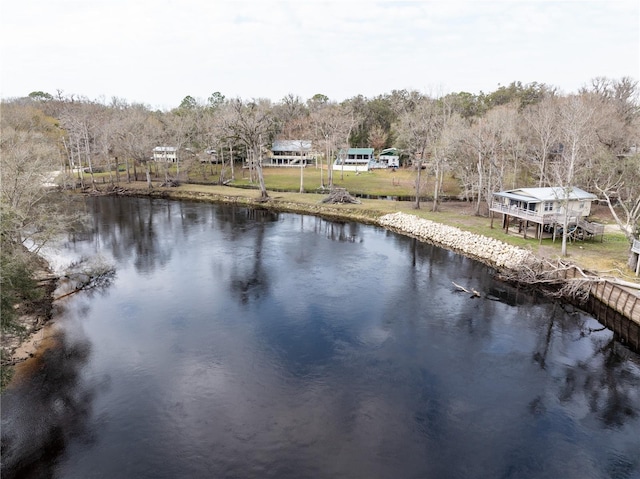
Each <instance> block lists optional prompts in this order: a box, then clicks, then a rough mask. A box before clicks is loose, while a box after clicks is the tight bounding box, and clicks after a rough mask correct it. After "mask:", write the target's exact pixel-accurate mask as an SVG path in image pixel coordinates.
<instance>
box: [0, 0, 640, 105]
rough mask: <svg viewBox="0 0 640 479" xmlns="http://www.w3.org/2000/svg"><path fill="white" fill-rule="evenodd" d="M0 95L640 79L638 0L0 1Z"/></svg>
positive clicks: (174, 97) (142, 95)
mask: <svg viewBox="0 0 640 479" xmlns="http://www.w3.org/2000/svg"><path fill="white" fill-rule="evenodd" d="M0 18H1V19H0V47H1V51H0V53H1V56H0V61H1V65H0V71H1V83H0V95H1V96H2V97H3V98H10V97H17V96H25V95H27V94H29V93H30V92H32V91H39V90H41V91H45V92H48V93H52V94H55V93H56V92H57V91H58V90H61V91H63V92H64V93H66V94H71V93H73V94H76V95H81V96H86V97H89V98H90V99H107V100H108V99H110V98H111V97H113V96H117V97H120V98H124V99H126V100H128V101H135V102H143V103H146V104H148V105H150V106H153V107H158V108H172V107H174V106H177V105H178V104H179V103H180V101H181V100H182V99H183V98H184V97H185V96H186V95H191V96H193V97H195V98H198V99H206V98H207V97H208V96H209V95H210V94H211V93H213V92H215V91H219V92H221V93H222V94H223V95H225V96H226V97H228V98H230V97H236V96H239V97H242V98H245V99H248V98H258V97H267V98H271V99H272V100H274V101H278V100H280V99H282V98H283V97H284V96H285V95H287V94H289V93H292V94H294V95H299V96H300V97H301V98H303V99H307V98H309V97H311V96H313V95H314V94H316V93H323V94H325V95H327V96H328V97H329V98H330V99H332V100H336V101H341V100H344V99H346V98H349V97H352V96H355V95H358V94H362V95H364V96H366V97H373V96H376V95H379V94H383V93H388V92H391V91H392V90H394V89H402V88H407V89H416V90H420V91H422V92H424V93H430V94H440V93H447V92H450V91H469V92H472V93H478V92H480V91H485V92H488V91H493V90H495V89H496V88H498V86H499V85H500V84H502V85H506V84H509V83H510V82H511V81H514V80H518V81H522V82H523V83H530V82H534V81H537V82H541V83H547V84H549V85H553V86H556V87H558V88H560V89H561V90H562V91H564V92H567V93H569V92H572V91H576V90H577V89H578V88H579V87H581V86H583V85H584V84H586V83H588V82H589V81H590V80H591V79H592V78H594V77H596V76H606V77H610V78H620V77H622V76H631V77H633V78H634V79H638V78H639V77H640V34H639V32H640V2H639V1H638V0H594V1H588V0H565V1H556V0H497V1H485V0H478V1H466V0H465V1H463V0H438V1H436V0H408V1H392V0H388V1H378V2H376V1H370V0H340V1H321V0H297V1H272V0H253V1H243V0H233V1H224V0H223V1H220V0H2V3H1V10H0Z"/></svg>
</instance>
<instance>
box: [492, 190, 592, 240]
mask: <svg viewBox="0 0 640 479" xmlns="http://www.w3.org/2000/svg"><path fill="white" fill-rule="evenodd" d="M597 199H598V197H597V196H596V195H594V194H592V193H588V192H586V191H584V190H582V189H580V188H576V187H571V188H568V189H566V188H561V187H546V188H518V189H515V190H506V191H499V192H496V193H493V199H492V202H491V207H490V210H491V212H492V213H500V214H501V215H502V227H503V228H504V229H505V231H506V232H508V231H509V227H510V226H511V225H512V224H514V223H515V224H517V226H518V231H519V232H524V236H525V238H526V235H527V230H528V229H529V227H530V226H533V227H535V237H536V238H541V237H542V234H543V233H545V232H547V233H552V234H553V235H554V237H555V234H556V233H557V232H558V228H559V226H561V225H563V224H564V220H565V216H566V217H567V220H568V225H569V227H570V228H572V231H575V232H576V234H580V235H586V236H588V237H591V236H595V235H603V234H604V226H603V225H600V224H598V223H592V222H589V221H587V217H588V216H589V215H590V214H591V203H592V202H593V201H594V200H597ZM492 226H493V216H492Z"/></svg>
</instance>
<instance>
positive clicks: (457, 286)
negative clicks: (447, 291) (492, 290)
mask: <svg viewBox="0 0 640 479" xmlns="http://www.w3.org/2000/svg"><path fill="white" fill-rule="evenodd" d="M451 282H452V283H453V285H454V286H455V287H456V288H458V290H460V291H463V292H465V293H469V294H470V295H471V298H479V297H480V293H479V292H478V291H476V290H475V289H470V290H469V289H467V288H465V287H464V286H460V285H459V284H458V283H456V282H455V281H451Z"/></svg>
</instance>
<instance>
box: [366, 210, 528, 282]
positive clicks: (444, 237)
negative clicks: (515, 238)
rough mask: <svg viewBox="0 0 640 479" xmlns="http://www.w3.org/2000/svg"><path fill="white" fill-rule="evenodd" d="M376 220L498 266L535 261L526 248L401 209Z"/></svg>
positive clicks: (512, 265) (513, 267)
mask: <svg viewBox="0 0 640 479" xmlns="http://www.w3.org/2000/svg"><path fill="white" fill-rule="evenodd" d="M378 221H379V224H380V225H381V226H383V227H385V228H388V229H393V230H395V231H397V232H399V233H405V234H410V235H412V236H415V237H416V238H418V239H422V240H427V241H431V242H433V243H436V244H437V245H441V246H443V247H444V248H448V249H452V250H454V251H456V252H460V253H462V254H464V255H466V256H469V257H472V258H476V259H479V260H481V261H483V262H485V263H488V264H490V265H492V266H495V267H497V268H506V269H510V270H517V269H518V268H519V267H520V266H522V265H525V264H532V263H535V257H534V255H533V254H532V253H530V252H529V251H527V250H525V249H522V248H519V247H517V246H512V245H509V244H507V243H504V242H502V241H500V240H497V239H494V238H488V237H486V236H482V235H477V234H474V233H471V232H469V231H463V230H461V229H459V228H456V227H455V226H448V225H443V224H440V223H436V222H434V221H430V220H426V219H423V218H418V217H417V216H413V215H408V214H406V213H400V212H399V213H391V214H388V215H384V216H382V217H380V218H379V219H378Z"/></svg>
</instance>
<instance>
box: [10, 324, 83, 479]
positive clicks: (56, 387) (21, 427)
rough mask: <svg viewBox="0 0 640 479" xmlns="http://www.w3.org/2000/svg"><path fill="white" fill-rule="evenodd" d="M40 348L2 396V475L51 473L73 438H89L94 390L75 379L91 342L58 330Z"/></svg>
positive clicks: (39, 475) (45, 475)
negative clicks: (41, 348) (70, 336)
mask: <svg viewBox="0 0 640 479" xmlns="http://www.w3.org/2000/svg"><path fill="white" fill-rule="evenodd" d="M43 347H44V348H45V349H44V350H43V351H42V350H41V351H40V353H39V354H38V355H37V356H35V357H33V358H31V359H29V360H28V361H26V362H25V363H23V364H21V365H20V366H19V370H18V372H17V380H16V381H14V382H13V383H12V384H11V387H10V388H9V389H8V390H7V391H6V392H5V393H3V395H2V477H3V478H7V479H8V478H13V477H15V478H28V477H52V476H53V469H54V465H55V461H56V460H57V458H58V457H60V456H63V455H64V454H65V452H66V449H67V447H68V446H69V444H70V442H71V441H72V440H73V441H80V442H82V443H84V444H91V443H92V441H93V439H94V437H93V431H92V430H91V429H90V428H89V427H88V425H89V424H90V421H89V418H90V416H91V414H92V403H93V399H94V395H95V390H94V389H93V388H90V387H89V388H87V387H86V385H84V384H81V382H80V370H81V369H82V367H83V366H84V365H85V363H86V362H87V360H88V358H89V355H90V351H91V346H90V343H89V342H88V341H87V340H86V339H85V340H82V339H77V338H76V339H74V340H70V339H69V338H67V337H66V336H65V335H64V333H62V332H60V333H58V334H56V335H55V336H52V337H51V338H49V339H48V341H47V344H46V345H44V346H43ZM27 398H28V401H27V400H25V399H27Z"/></svg>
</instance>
